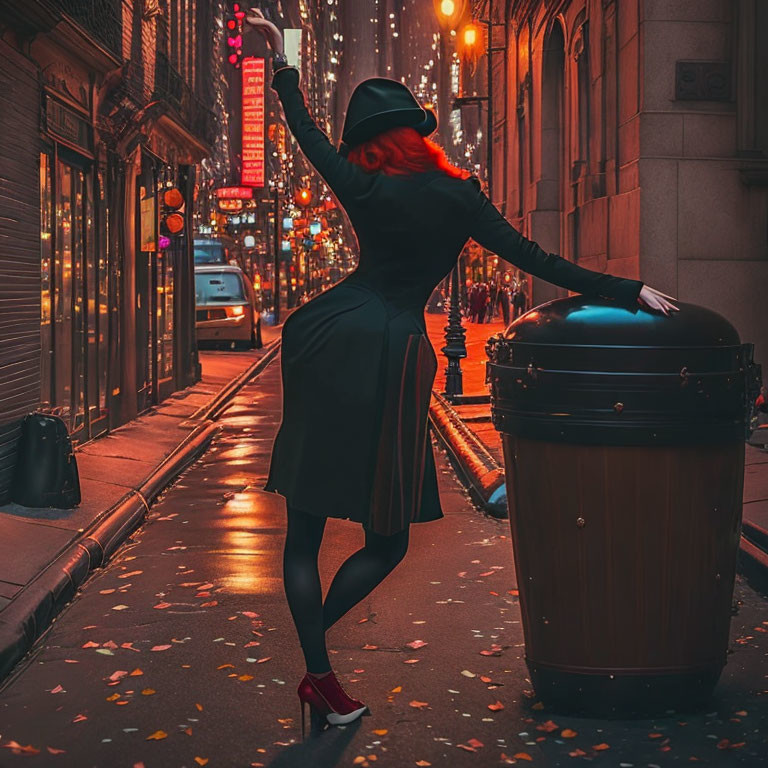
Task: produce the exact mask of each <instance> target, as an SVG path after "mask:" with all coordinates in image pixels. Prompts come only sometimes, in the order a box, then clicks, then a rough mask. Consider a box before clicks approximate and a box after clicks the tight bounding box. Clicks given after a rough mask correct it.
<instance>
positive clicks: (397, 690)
mask: <svg viewBox="0 0 768 768" xmlns="http://www.w3.org/2000/svg"><path fill="white" fill-rule="evenodd" d="M402 690H403V686H402V685H398V686H397V688H393V689H392V690H391V691H390V693H400V691H402Z"/></svg>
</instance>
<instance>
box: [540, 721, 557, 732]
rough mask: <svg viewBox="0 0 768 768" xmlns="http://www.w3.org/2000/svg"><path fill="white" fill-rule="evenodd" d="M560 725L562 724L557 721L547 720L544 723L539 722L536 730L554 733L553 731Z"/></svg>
mask: <svg viewBox="0 0 768 768" xmlns="http://www.w3.org/2000/svg"><path fill="white" fill-rule="evenodd" d="M559 727H560V726H559V725H558V724H557V723H553V722H552V721H551V720H547V721H546V722H544V723H539V725H537V726H536V730H537V731H546V732H547V733H552V731H556V730H557V729H558V728H559Z"/></svg>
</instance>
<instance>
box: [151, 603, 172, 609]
mask: <svg viewBox="0 0 768 768" xmlns="http://www.w3.org/2000/svg"><path fill="white" fill-rule="evenodd" d="M172 605H173V603H158V604H157V605H153V606H152V607H153V608H157V609H159V610H162V609H163V608H170V607H171V606H172Z"/></svg>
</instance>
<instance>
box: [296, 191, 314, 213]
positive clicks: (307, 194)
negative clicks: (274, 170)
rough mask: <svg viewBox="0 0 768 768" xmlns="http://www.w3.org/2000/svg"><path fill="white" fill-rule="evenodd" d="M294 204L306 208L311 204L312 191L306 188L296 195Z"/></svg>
mask: <svg viewBox="0 0 768 768" xmlns="http://www.w3.org/2000/svg"><path fill="white" fill-rule="evenodd" d="M295 199H296V203H297V204H298V205H301V206H303V207H304V208H306V207H307V206H308V205H309V204H310V203H311V202H312V191H311V190H310V189H307V188H306V187H305V188H303V189H300V190H299V191H298V192H297V193H296V198H295Z"/></svg>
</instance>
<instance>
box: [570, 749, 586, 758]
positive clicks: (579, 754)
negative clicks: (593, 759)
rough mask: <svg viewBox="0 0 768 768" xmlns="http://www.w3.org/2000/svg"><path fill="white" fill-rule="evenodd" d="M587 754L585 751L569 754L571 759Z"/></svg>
mask: <svg viewBox="0 0 768 768" xmlns="http://www.w3.org/2000/svg"><path fill="white" fill-rule="evenodd" d="M586 754H587V753H586V752H585V751H584V750H583V749H574V750H573V752H569V753H568V756H569V757H584V756H585V755H586Z"/></svg>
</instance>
